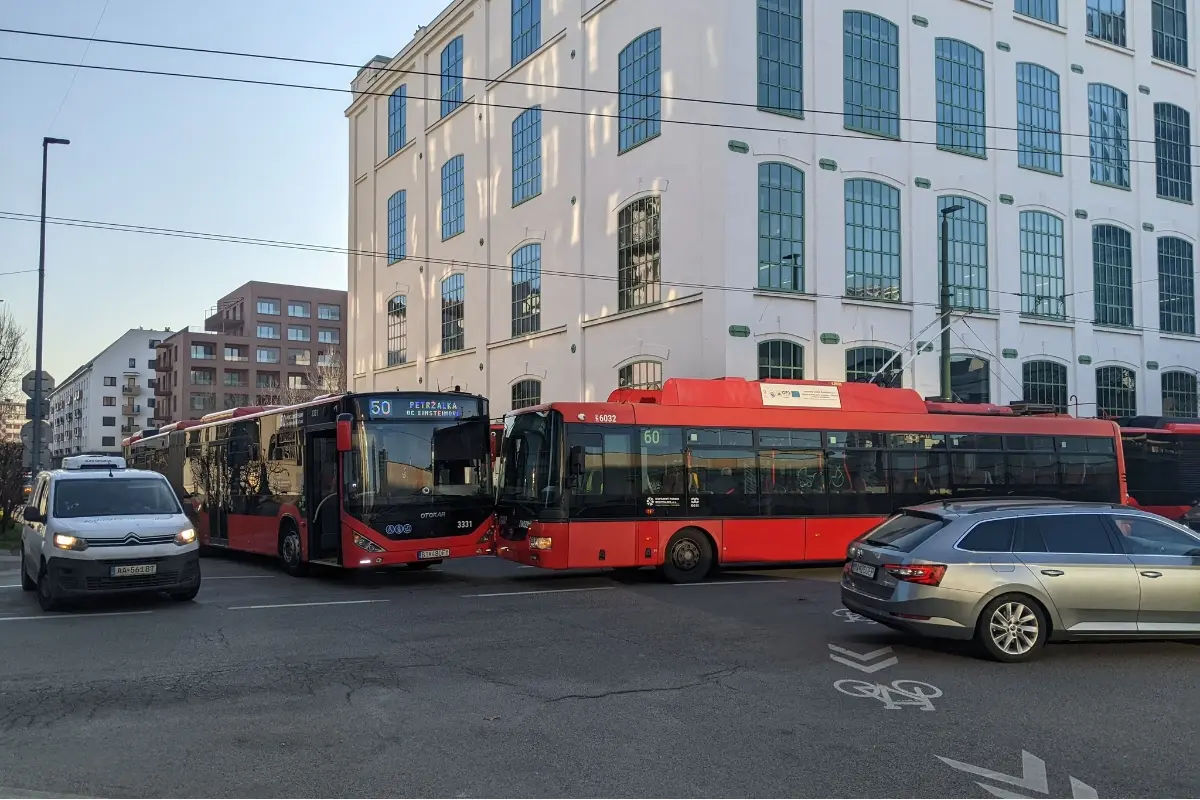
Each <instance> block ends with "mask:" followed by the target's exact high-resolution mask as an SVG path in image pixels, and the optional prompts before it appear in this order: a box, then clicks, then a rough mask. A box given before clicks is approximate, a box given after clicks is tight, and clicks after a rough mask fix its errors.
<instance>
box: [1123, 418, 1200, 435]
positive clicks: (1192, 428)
mask: <svg viewBox="0 0 1200 800" xmlns="http://www.w3.org/2000/svg"><path fill="white" fill-rule="evenodd" d="M1120 425H1121V432H1122V433H1160V434H1161V433H1178V434H1182V435H1185V436H1200V419H1196V418H1194V417H1124V418H1122V419H1121V421H1120Z"/></svg>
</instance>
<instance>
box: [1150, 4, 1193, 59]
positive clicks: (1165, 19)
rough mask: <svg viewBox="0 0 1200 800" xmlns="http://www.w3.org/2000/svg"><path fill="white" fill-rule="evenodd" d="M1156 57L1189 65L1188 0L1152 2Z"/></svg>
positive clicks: (1151, 14)
mask: <svg viewBox="0 0 1200 800" xmlns="http://www.w3.org/2000/svg"><path fill="white" fill-rule="evenodd" d="M1150 17H1151V21H1152V22H1151V25H1152V27H1153V30H1154V57H1155V58H1161V59H1162V60H1163V61H1170V62H1171V63H1172V64H1178V65H1179V66H1181V67H1186V66H1187V65H1188V22H1187V0H1151V11H1150Z"/></svg>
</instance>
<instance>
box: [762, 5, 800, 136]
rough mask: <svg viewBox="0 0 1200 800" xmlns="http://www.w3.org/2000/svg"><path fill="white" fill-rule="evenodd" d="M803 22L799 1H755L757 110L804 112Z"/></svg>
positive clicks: (784, 112)
mask: <svg viewBox="0 0 1200 800" xmlns="http://www.w3.org/2000/svg"><path fill="white" fill-rule="evenodd" d="M803 31H804V19H803V10H802V9H801V0H758V107H759V109H760V110H762V111H771V112H774V113H776V114H789V115H792V116H797V117H798V116H801V115H803V113H804V72H803V70H804V51H803V36H804V33H803Z"/></svg>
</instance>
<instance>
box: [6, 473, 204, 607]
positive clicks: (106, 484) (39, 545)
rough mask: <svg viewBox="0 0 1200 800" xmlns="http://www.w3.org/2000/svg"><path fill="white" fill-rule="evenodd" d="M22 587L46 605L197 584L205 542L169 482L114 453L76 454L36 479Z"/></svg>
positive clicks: (184, 595)
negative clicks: (198, 538)
mask: <svg viewBox="0 0 1200 800" xmlns="http://www.w3.org/2000/svg"><path fill="white" fill-rule="evenodd" d="M21 588H22V589H25V590H26V591H34V590H36V591H37V596H38V602H39V603H40V604H41V606H42V608H43V609H45V610H46V611H54V610H57V609H58V608H60V607H61V606H62V604H63V602H64V601H66V600H69V599H72V598H78V597H85V596H94V595H97V594H118V593H126V592H167V593H168V594H170V596H171V597H173V598H175V599H176V600H191V599H192V598H194V597H195V596H196V593H197V592H199V591H200V550H199V545H198V544H197V542H196V532H195V530H193V529H192V523H191V521H190V520H189V519H188V518H187V516H185V515H184V513H183V508H182V507H181V506H180V505H179V500H178V498H177V497H176V495H175V491H174V490H173V489H172V488H171V484H170V483H168V482H167V479H166V478H164V477H163V476H162V475H160V474H158V473H157V472H150V471H147V470H140V469H126V468H125V459H123V458H120V457H117V456H72V457H69V458H64V459H63V464H62V469H56V470H52V471H50V472H43V473H41V474H40V475H38V476H37V479H36V480H35V481H34V486H33V492H32V493H31V494H30V499H29V505H28V506H26V507H25V512H24V523H23V528H22V530H21Z"/></svg>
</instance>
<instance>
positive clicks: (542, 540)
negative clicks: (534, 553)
mask: <svg viewBox="0 0 1200 800" xmlns="http://www.w3.org/2000/svg"><path fill="white" fill-rule="evenodd" d="M551 542H552V540H551V538H550V537H549V536H530V537H529V549H530V550H549V549H550V545H551Z"/></svg>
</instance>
